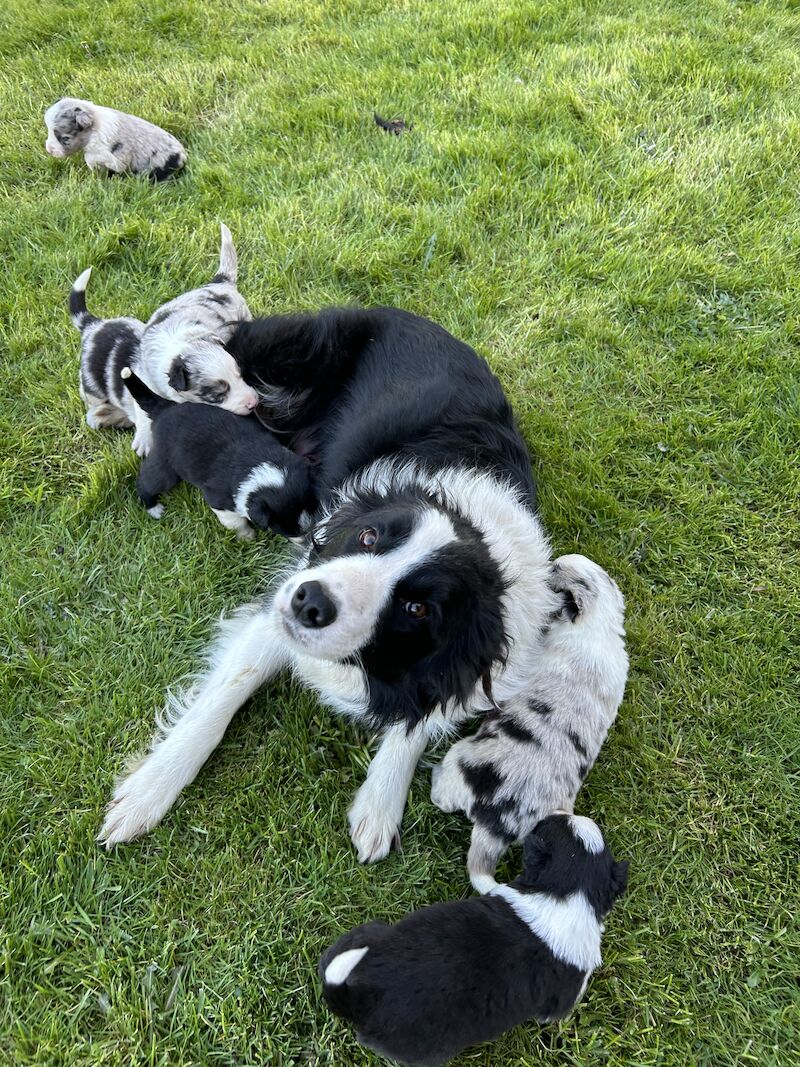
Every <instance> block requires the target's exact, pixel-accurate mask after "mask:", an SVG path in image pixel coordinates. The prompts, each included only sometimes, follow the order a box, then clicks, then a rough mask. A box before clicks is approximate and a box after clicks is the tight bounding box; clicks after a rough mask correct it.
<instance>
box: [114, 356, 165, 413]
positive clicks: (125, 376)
mask: <svg viewBox="0 0 800 1067" xmlns="http://www.w3.org/2000/svg"><path fill="white" fill-rule="evenodd" d="M120 377H121V378H122V380H123V381H124V382H125V386H126V388H127V390H128V392H129V393H130V394H131V396H132V397H133V399H134V400H135V401H136V403H137V404H138V405H139V407H140V408H141V409H142V411H144V412H146V413H147V414H148V415H149V416H150V418H151V419H154V418H155V417H156V416H157V415H160V414H161V412H162V411H166V410H167V408H171V407H174V405H175V401H174V400H167V399H166V398H165V397H163V396H159V395H158V394H157V393H154V392H153V390H152V389H150V388H148V387H147V386H146V385H145V384H144V382H143V381H142V379H141V378H137V377H136V375H135V374H134V373H133V371H132V370H131V369H130V367H123V368H122V370H121V371H120Z"/></svg>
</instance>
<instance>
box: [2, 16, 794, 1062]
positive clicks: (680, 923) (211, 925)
mask: <svg viewBox="0 0 800 1067" xmlns="http://www.w3.org/2000/svg"><path fill="white" fill-rule="evenodd" d="M0 20H2V21H1V22H0V50H1V52H2V57H3V62H2V64H1V65H0V105H1V106H2V114H3V122H2V124H1V125H0V159H2V161H3V163H2V173H1V174H0V181H2V187H0V234H2V248H1V249H0V250H1V251H2V263H3V285H2V286H0V331H1V332H0V346H1V351H0V354H1V355H2V373H1V374H0V391H2V402H1V403H0V450H2V459H3V466H2V482H1V483H0V509H2V513H1V515H0V517H1V518H2V540H1V541H0V590H1V594H2V604H1V605H0V612H1V613H2V614H1V616H0V617H1V618H2V660H0V663H1V664H2V667H1V668H0V669H2V683H3V689H4V694H3V699H2V702H1V703H0V708H1V709H2V711H1V712H0V731H1V732H0V829H1V831H2V839H1V840H0V879H2V880H1V881H0V929H1V930H2V968H3V978H2V986H0V1062H2V1063H3V1064H9V1065H11V1064H14V1065H22V1064H25V1065H27V1064H39V1065H48V1067H49V1065H61V1064H68V1065H78V1064H81V1065H91V1067H94V1065H101V1064H102V1065H106V1064H120V1065H127V1064H154V1065H155V1064H158V1065H170V1067H173V1065H178V1064H180V1065H188V1064H224V1065H233V1064H237V1065H239V1064H242V1065H244V1064H247V1065H249V1064H254V1065H255V1064H275V1065H276V1067H290V1065H295V1064H296V1065H308V1064H336V1065H348V1067H349V1065H362V1064H372V1063H376V1062H377V1060H376V1058H375V1057H373V1056H371V1055H370V1054H368V1053H366V1052H364V1051H363V1050H361V1049H359V1047H358V1046H357V1045H356V1044H355V1042H354V1040H353V1038H352V1035H351V1034H350V1032H349V1031H348V1030H347V1029H346V1028H345V1027H344V1026H342V1025H340V1024H339V1022H338V1021H336V1020H334V1019H333V1018H332V1017H331V1016H329V1014H328V1013H327V1012H326V1010H325V1009H324V1006H323V1005H322V1002H321V1000H320V996H319V991H318V988H317V985H316V981H315V974H314V968H315V963H316V960H317V957H318V955H319V953H320V952H321V950H322V949H323V948H324V947H325V946H326V945H327V944H328V943H329V942H330V941H331V940H332V939H333V938H335V937H336V936H337V935H338V934H339V933H340V932H341V931H343V930H344V929H345V928H347V927H349V926H350V925H352V924H354V923H357V922H360V921H362V920H365V919H367V918H369V917H373V916H374V917H385V918H389V919H395V918H398V917H399V916H400V915H402V914H403V913H404V912H406V911H407V910H409V909H411V908H415V907H419V906H422V905H424V904H426V903H429V902H432V901H436V900H441V899H446V898H452V897H457V896H463V895H466V894H467V892H468V887H467V882H466V877H465V871H464V854H465V848H466V843H467V838H468V828H467V825H466V824H465V822H463V821H462V820H461V819H459V818H457V817H455V816H443V815H442V814H441V813H439V812H438V811H436V810H435V809H433V807H432V806H431V804H430V801H429V799H428V779H427V774H426V772H424V771H421V772H420V773H419V774H418V776H417V778H416V781H415V784H414V788H413V794H412V798H411V803H410V807H409V810H408V813H407V817H406V820H405V824H404V845H405V851H404V852H403V853H402V854H398V855H392V856H391V857H390V858H389V859H388V860H387V861H385V862H383V863H381V864H379V865H377V866H375V867H370V868H362V867H359V865H358V864H357V863H356V861H355V858H354V855H353V852H352V850H351V848H350V845H349V841H348V838H347V833H346V819H345V813H346V809H347V804H348V799H349V797H350V795H351V793H352V791H353V790H354V788H355V786H356V785H357V784H358V783H359V782H360V781H361V779H362V778H363V775H364V772H365V768H366V765H367V761H368V758H369V749H368V739H367V738H365V737H363V736H358V735H357V734H356V733H355V732H354V731H353V730H352V729H351V728H350V727H349V726H348V725H346V724H344V723H343V722H341V721H339V720H336V719H334V717H333V716H332V715H331V714H329V713H328V712H326V711H325V710H324V709H321V708H320V707H319V706H318V705H317V704H316V703H315V701H314V700H313V699H312V698H311V696H310V695H308V694H306V693H304V692H301V691H300V690H298V689H297V688H295V687H294V686H293V685H292V684H291V683H290V682H289V681H288V680H287V679H282V680H280V681H278V682H277V683H276V684H275V685H273V686H271V687H269V688H268V689H266V690H265V691H263V692H262V693H261V694H260V695H259V697H258V698H257V699H255V700H254V701H252V702H251V703H250V705H248V707H247V708H246V709H245V710H244V711H243V712H242V713H241V714H240V716H239V717H238V719H237V720H236V721H235V722H234V724H233V725H232V726H231V729H230V730H229V732H228V734H227V736H226V738H225V741H224V743H223V744H222V745H221V746H220V749H219V750H218V752H217V753H216V754H215V755H214V756H213V758H212V759H211V760H210V761H209V764H208V766H207V767H206V768H205V770H204V771H203V773H202V774H201V775H200V778H199V779H198V781H197V782H196V783H195V784H194V785H193V786H192V787H191V788H189V789H188V790H187V791H186V792H185V794H184V796H183V798H182V799H181V801H180V803H179V804H178V806H177V808H176V809H175V810H174V811H173V812H172V813H171V814H170V815H169V817H168V818H167V819H166V820H165V822H164V824H163V825H162V826H161V827H159V828H158V829H157V830H156V831H155V832H153V833H152V834H151V835H150V836H148V837H147V838H146V839H144V840H143V841H142V842H140V843H137V844H135V845H132V846H128V847H124V848H120V849H118V850H117V851H116V852H113V853H111V854H110V855H107V854H106V853H104V852H102V851H100V850H99V849H98V847H97V846H96V844H95V842H94V835H95V833H96V831H97V828H98V826H99V822H100V817H101V812H102V808H103V804H104V802H105V800H106V798H107V797H108V795H109V791H110V789H111V787H112V783H113V780H114V776H115V773H116V772H117V771H118V770H119V769H120V768H121V766H122V765H123V763H124V760H125V758H126V756H127V755H129V754H130V753H133V752H134V751H135V750H136V749H137V748H138V747H139V746H141V745H142V744H143V743H144V742H145V741H146V740H147V738H148V737H149V735H150V732H151V728H152V719H153V710H154V708H156V707H157V706H158V705H159V703H160V700H161V694H162V692H163V690H164V688H165V687H166V686H167V685H169V684H171V683H173V682H174V681H175V680H176V678H177V677H178V676H179V675H180V674H181V673H182V672H183V671H184V670H186V669H189V668H190V667H191V666H193V665H194V664H196V663H197V661H198V653H199V650H200V649H201V647H202V644H203V641H204V639H205V637H206V635H207V634H208V632H209V628H210V624H211V621H212V620H213V618H214V617H215V616H216V615H217V614H218V613H219V612H221V611H223V610H225V609H228V608H231V607H233V606H235V605H237V604H238V603H241V602H243V601H244V600H246V599H249V598H250V597H251V595H252V593H253V591H254V590H255V589H257V588H261V587H263V585H264V583H265V581H266V580H268V577H269V575H270V574H271V573H274V572H275V570H276V568H277V566H278V565H279V560H280V553H281V549H280V544H279V543H278V542H277V541H271V540H269V539H264V540H262V541H260V542H259V543H258V544H255V545H245V544H242V543H240V542H237V541H236V540H235V539H234V538H233V537H232V536H231V535H230V534H228V533H226V532H225V531H223V530H222V529H221V527H219V525H218V524H217V523H216V520H215V519H214V517H213V516H212V515H211V513H210V512H209V511H208V510H207V509H206V508H205V507H204V506H203V505H202V504H201V502H200V501H199V500H198V498H197V496H196V495H195V494H194V493H192V492H190V491H188V490H187V489H185V488H184V489H181V490H180V491H178V492H177V493H176V494H175V496H174V497H173V498H172V499H171V502H170V504H169V508H168V512H167V516H166V517H165V519H164V520H163V521H162V522H161V523H160V524H159V523H154V522H152V521H151V520H150V519H149V518H148V516H147V515H146V514H145V513H144V511H143V510H142V509H141V508H140V507H139V505H138V503H137V501H136V500H135V497H134V492H133V481H134V475H135V469H136V463H135V458H134V456H133V455H132V453H131V452H130V449H129V437H128V435H126V434H124V433H97V432H93V431H91V430H89V429H88V428H87V427H86V425H85V422H84V420H83V409H82V405H81V402H80V400H79V397H78V391H77V350H78V345H77V335H76V333H75V332H74V330H73V329H72V327H71V325H70V324H69V320H68V317H67V314H66V309H65V298H66V294H67V291H68V288H69V284H70V282H71V281H72V279H73V278H74V277H75V276H76V275H77V274H78V273H79V271H81V270H82V269H83V268H84V267H86V266H87V265H88V264H93V265H94V266H95V272H94V274H93V277H92V284H91V289H90V294H89V299H90V306H91V307H93V308H94V309H96V310H97V311H98V312H101V313H106V314H123V313H125V314H136V315H139V316H145V317H146V316H147V315H149V314H150V313H151V312H152V310H153V309H154V308H155V307H156V306H157V305H158V304H159V303H160V302H162V301H164V300H166V299H167V298H170V297H172V296H174V295H176V294H177V293H178V292H180V291H182V290H184V289H186V288H188V287H190V286H193V285H195V284H198V283H199V282H200V281H202V280H204V279H205V278H207V277H208V276H209V274H210V272H211V271H212V270H213V266H214V263H215V257H216V249H217V234H218V223H219V221H220V220H224V221H225V222H227V223H228V224H229V225H230V227H231V229H232V231H233V234H234V237H235V239H236V242H237V246H238V249H239V256H240V264H241V268H242V269H241V287H242V290H243V292H244V294H245V295H246V296H247V298H248V299H249V301H250V304H251V307H252V308H253V309H254V311H256V312H272V311H283V310H288V309H296V308H300V307H306V308H315V307H319V306H321V305H324V304H327V303H331V302H335V301H359V302H363V303H366V304H374V303H387V304H397V305H400V306H402V307H405V308H408V309H410V310H412V311H415V312H419V313H421V314H425V315H429V316H431V317H432V318H434V319H436V320H438V321H439V322H441V323H443V324H444V325H445V326H446V327H448V328H449V329H451V330H452V331H453V332H454V333H456V334H457V335H458V336H459V337H462V338H464V339H465V340H467V341H469V342H470V343H472V344H473V345H474V346H475V347H476V348H477V349H478V350H479V351H480V352H481V353H483V354H484V355H485V356H486V358H487V359H488V360H489V362H490V363H491V365H492V367H493V368H494V369H495V371H496V372H497V374H498V375H499V376H500V378H501V380H502V382H503V384H504V385H505V387H506V388H507V390H508V392H509V395H510V396H511V398H512V399H513V401H514V404H515V406H516V409H517V411H518V413H519V418H520V421H521V424H522V427H523V429H524V432H525V435H526V437H527V439H528V441H529V443H530V445H531V447H532V450H533V451H534V454H535V456H536V469H537V474H538V476H539V479H540V483H541V510H542V517H543V519H544V521H545V523H546V525H547V527H548V528H549V530H550V531H551V532H552V536H553V541H554V545H555V548H556V549H557V551H558V552H559V553H561V552H568V551H573V550H579V551H582V552H585V553H587V554H589V555H590V556H592V557H594V558H595V559H597V560H598V561H599V562H601V563H602V564H603V565H605V566H606V567H607V568H608V569H609V570H610V571H611V572H612V573H613V574H614V575H615V576H616V577H617V578H618V579H619V581H620V583H621V585H622V587H623V589H624V591H625V593H626V596H627V599H628V605H629V639H630V650H631V659H632V669H631V677H630V684H629V689H628V695H627V699H626V701H625V704H624V706H623V708H622V712H621V715H620V718H619V720H618V723H617V726H616V727H615V729H614V731H613V734H612V736H611V737H610V738H609V741H608V743H607V745H606V747H605V749H604V751H603V753H602V755H601V758H600V760H599V762H598V765H597V767H596V768H595V770H594V771H593V772H592V774H591V776H590V780H589V782H588V784H587V786H586V789H585V790H584V792H583V794H582V796H581V797H580V799H579V810H581V811H583V812H586V813H589V814H591V815H593V816H595V817H596V818H597V819H598V821H600V822H601V824H602V825H603V827H604V828H605V830H606V833H607V835H608V837H609V839H610V841H611V843H612V845H613V847H614V850H615V851H616V852H617V854H618V855H619V856H621V857H627V858H629V859H630V861H631V885H630V892H629V894H628V895H627V897H626V898H625V900H624V902H623V903H622V904H621V906H620V907H619V908H618V910H617V911H616V912H615V913H614V914H613V916H612V917H611V919H610V921H609V923H608V930H607V934H606V939H605V961H604V965H603V967H602V969H601V970H600V971H599V972H598V973H597V974H596V975H595V977H594V979H593V981H592V984H591V986H590V992H589V996H588V998H587V1000H586V1001H585V1003H584V1004H583V1005H582V1006H581V1007H580V1009H579V1010H578V1011H577V1012H576V1013H575V1015H574V1016H573V1017H572V1018H571V1019H570V1020H568V1021H567V1022H565V1023H563V1024H561V1025H558V1026H548V1027H539V1026H537V1025H534V1024H531V1025H530V1026H528V1027H524V1028H521V1029H518V1030H517V1031H515V1032H514V1033H512V1034H510V1035H508V1036H507V1037H505V1038H504V1039H502V1040H501V1041H499V1042H498V1043H497V1044H496V1045H495V1046H493V1047H492V1048H490V1049H485V1048H484V1049H478V1050H473V1051H471V1052H470V1053H468V1054H466V1055H465V1056H463V1057H462V1059H461V1060H459V1061H458V1062H459V1063H460V1064H463V1065H467V1064H472V1065H476V1067H477V1065H481V1067H486V1065H488V1067H500V1065H503V1067H507V1065H528V1064H540V1063H541V1064H548V1065H553V1067H567V1065H576V1067H577V1065H581V1067H583V1065H587V1064H589V1065H593V1064H598V1065H599V1064H602V1065H620V1067H622V1065H625V1067H629V1065H635V1067H651V1065H652V1067H655V1065H662V1064H663V1065H674V1067H685V1065H694V1064H698V1065H708V1067H727V1065H740V1064H753V1065H758V1067H765V1065H777V1064H781V1065H787V1067H789V1065H791V1064H795V1063H797V1062H798V1058H797V1057H798V1051H797V1050H798V1046H799V1045H800V1008H799V1005H798V989H799V988H800V987H799V986H798V977H799V976H800V964H799V963H798V948H800V944H799V942H800V935H799V934H798V926H797V921H796V911H797V900H798V891H799V889H800V885H799V884H798V883H799V882H800V878H798V867H797V855H798V837H799V836H800V826H798V812H797V787H798V781H797V771H798V749H799V748H800V725H799V721H800V718H799V717H798V714H797V689H796V686H797V669H798V656H797V650H798V625H797V619H798V610H799V609H800V596H799V595H798V591H799V589H800V582H799V581H798V563H799V562H800V559H799V556H800V522H799V520H798V500H799V498H800V492H799V491H798V490H799V488H800V486H799V485H798V483H799V481H800V475H799V474H798V470H799V466H798V446H799V445H800V441H799V440H798V437H799V436H800V435H799V434H798V426H799V425H800V422H799V417H800V378H799V377H798V372H799V371H800V361H799V360H798V340H800V285H798V283H799V282H800V237H799V236H798V235H800V198H799V197H798V172H799V170H800V11H798V9H797V8H796V6H795V5H794V4H791V3H790V4H783V3H778V2H775V3H771V2H766V0H765V2H762V3H746V2H743V3H741V4H738V5H737V4H734V3H724V2H722V0H710V2H709V3H706V4H702V5H701V4H698V3H688V2H686V0H672V2H668V0H628V2H627V3H621V2H620V0H586V2H584V3H578V2H577V0H561V2H556V0H538V2H530V3H523V2H511V0H496V2H494V3H489V2H488V0H484V2H477V0H451V2H449V3H447V4H435V3H427V2H425V0H407V2H403V3H399V4H396V5H387V4H386V3H384V2H380V3H379V2H377V0H364V2H360V3H359V2H357V0H338V2H329V3H322V2H319V3H311V2H308V3H301V2H290V0H274V2H270V3H257V2H255V0H229V2H227V3H219V2H217V3H211V2H201V0H193V2H186V3H182V4H170V3H167V2H166V0H118V2H115V3H107V2H102V0H94V2H93V3H89V2H88V0H76V2H69V3H67V2H60V3H59V2H55V0H38V2H25V3H23V2H22V0H10V3H9V2H8V0H7V3H6V5H5V7H4V12H3V13H2V14H0ZM67 92H69V93H70V94H74V95H78V96H87V97H89V98H91V99H95V100H97V101H99V102H103V103H107V104H111V105H116V106H118V107H121V108H123V109H126V110H131V111H134V112H136V113H139V114H142V115H144V116H146V117H148V118H151V119H153V120H154V121H157V122H161V123H163V124H164V125H165V126H167V127H168V128H169V129H171V130H173V131H174V132H175V133H176V134H177V135H178V136H179V137H180V138H181V139H182V140H183V141H184V143H185V144H186V145H187V147H188V149H189V153H190V162H189V165H188V168H187V171H186V173H185V175H184V176H183V177H182V178H181V179H180V180H179V181H177V182H174V183H171V184H168V185H165V186H162V187H158V188H153V187H151V186H150V185H149V184H147V183H146V182H144V181H139V180H129V181H105V180H102V179H100V178H98V177H94V176H92V175H91V174H90V173H89V172H88V171H87V169H86V168H85V166H84V165H83V163H82V162H80V161H74V162H70V163H67V164H63V163H56V162H55V161H53V160H50V159H49V158H48V157H47V156H46V155H45V154H44V151H43V140H44V126H43V124H42V119H41V116H42V113H43V112H44V110H45V108H46V107H47V106H48V105H49V104H50V103H51V102H52V101H53V100H55V99H56V98H57V97H58V96H60V95H62V94H64V93H67ZM373 108H377V109H378V110H379V111H380V112H381V113H383V114H388V115H390V116H391V115H394V114H402V115H404V116H405V117H406V118H407V119H408V120H409V121H413V122H414V123H415V128H414V130H413V132H412V133H411V134H410V135H408V136H405V137H403V138H394V137H390V136H388V135H386V134H384V133H382V132H380V131H379V130H377V129H376V128H375V127H374V125H373V123H372V118H371V115H372V110H373ZM517 862H518V855H517V854H512V856H511V857H510V859H509V862H508V864H507V866H506V868H504V875H505V876H511V875H512V874H513V872H514V871H515V869H516V864H517Z"/></svg>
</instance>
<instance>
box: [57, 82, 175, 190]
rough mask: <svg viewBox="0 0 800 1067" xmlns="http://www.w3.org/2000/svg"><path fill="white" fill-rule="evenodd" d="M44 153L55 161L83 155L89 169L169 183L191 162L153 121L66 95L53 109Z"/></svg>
mask: <svg viewBox="0 0 800 1067" xmlns="http://www.w3.org/2000/svg"><path fill="white" fill-rule="evenodd" d="M44 121H45V125H46V126H47V140H46V141H45V149H46V150H47V151H48V152H49V153H50V155H51V156H53V157H54V158H55V159H63V158H64V157H65V156H71V155H74V153H75V152H80V151H83V158H84V159H85V160H86V165H87V167H89V169H90V170H100V171H106V172H107V173H108V174H147V176H148V177H149V178H150V179H151V180H152V181H156V182H160V181H164V179H165V178H169V177H170V176H171V175H173V174H175V173H176V172H177V171H179V170H180V169H181V167H182V166H183V165H184V163H185V162H186V150H185V149H184V147H183V145H182V144H181V143H180V141H179V140H178V139H177V137H173V136H172V134H171V133H167V131H166V130H162V129H161V127H160V126H154V125H153V123H152V122H147V121H145V119H140V118H137V117H136V116H135V115H128V114H126V113H125V112H124V111H117V110H116V109H115V108H113V107H100V106H99V105H98V104H93V103H92V102H91V101H90V100H78V99H76V98H75V97H71V96H65V97H63V98H62V99H61V100H57V101H56V103H55V104H53V105H52V107H49V108H48V109H47V111H46V112H45V116H44Z"/></svg>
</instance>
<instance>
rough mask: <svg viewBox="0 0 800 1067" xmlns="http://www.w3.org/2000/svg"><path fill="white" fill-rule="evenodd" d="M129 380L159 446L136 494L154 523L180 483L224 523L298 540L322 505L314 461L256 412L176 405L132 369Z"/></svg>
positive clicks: (245, 532)
mask: <svg viewBox="0 0 800 1067" xmlns="http://www.w3.org/2000/svg"><path fill="white" fill-rule="evenodd" d="M122 378H123V380H124V382H125V385H126V386H127V387H128V389H129V390H130V392H131V395H132V396H133V397H134V398H135V399H136V402H137V404H138V405H139V406H140V407H141V408H142V410H143V411H145V412H146V413H147V415H148V417H149V418H150V420H151V424H152V436H153V442H152V446H151V449H150V452H149V453H148V455H147V457H146V458H145V459H143V460H142V465H141V467H140V468H139V475H138V477H137V479H136V489H137V492H138V493H139V499H140V500H141V501H142V503H143V504H144V506H145V507H146V508H147V511H148V513H149V514H150V515H152V516H153V518H154V519H160V518H161V517H162V515H163V514H164V505H163V504H162V503H160V502H159V497H160V496H161V494H162V493H168V492H169V490H170V489H174V487H175V486H176V485H178V483H179V482H188V483H189V484H190V485H193V486H195V487H196V488H197V489H199V490H200V492H201V493H202V494H203V496H204V497H205V501H206V503H207V504H208V506H209V507H210V508H211V510H212V511H213V512H214V514H215V515H216V516H217V518H218V519H219V521H220V522H221V523H222V525H223V526H224V527H225V528H226V529H228V530H234V531H235V532H236V534H237V535H238V536H239V537H242V538H247V539H249V538H252V537H255V531H254V530H253V527H252V526H251V525H250V523H251V522H252V523H253V524H254V525H256V526H258V527H260V528H261V529H262V530H266V529H272V530H274V531H275V532H276V533H279V534H283V536H284V537H297V536H298V535H299V534H300V533H301V530H302V529H303V527H304V525H306V522H304V521H303V520H304V518H305V520H307V519H308V516H309V514H310V512H311V511H313V510H314V507H315V505H316V497H315V495H314V489H313V486H312V484H311V476H310V472H311V468H310V466H309V464H308V462H307V461H306V460H304V459H302V458H301V457H300V456H298V455H296V453H294V452H290V451H289V449H288V448H286V447H285V446H284V445H282V444H281V443H280V442H279V441H278V439H277V438H276V437H275V436H274V434H271V433H270V432H269V430H266V429H265V428H264V427H263V426H262V425H261V423H260V422H259V421H258V419H257V418H256V417H255V416H254V415H246V416H245V415H233V414H232V413H231V412H230V411H224V410H223V409H222V408H218V407H211V406H210V405H209V404H177V403H176V402H175V401H174V400H167V399H165V398H164V397H161V396H156V394H155V393H154V392H153V391H152V390H150V389H148V388H147V386H146V385H145V384H144V382H143V381H141V379H139V378H137V376H136V375H135V374H133V373H132V372H131V371H130V369H129V368H127V367H126V368H124V369H123V371H122Z"/></svg>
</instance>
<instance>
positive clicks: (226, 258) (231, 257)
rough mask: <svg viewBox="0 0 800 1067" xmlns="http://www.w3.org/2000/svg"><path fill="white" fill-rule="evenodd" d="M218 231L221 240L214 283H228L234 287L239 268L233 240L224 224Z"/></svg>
mask: <svg viewBox="0 0 800 1067" xmlns="http://www.w3.org/2000/svg"><path fill="white" fill-rule="evenodd" d="M220 231H221V234H222V238H221V240H220V245H219V266H218V267H217V273H216V274H215V276H214V281H215V282H230V283H231V285H235V284H236V277H237V274H238V271H239V267H238V260H237V258H236V249H235V248H234V246H233V238H232V237H231V231H230V230H229V229H228V227H227V226H226V225H225V223H224V222H223V223H222V224H221V226H220Z"/></svg>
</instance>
